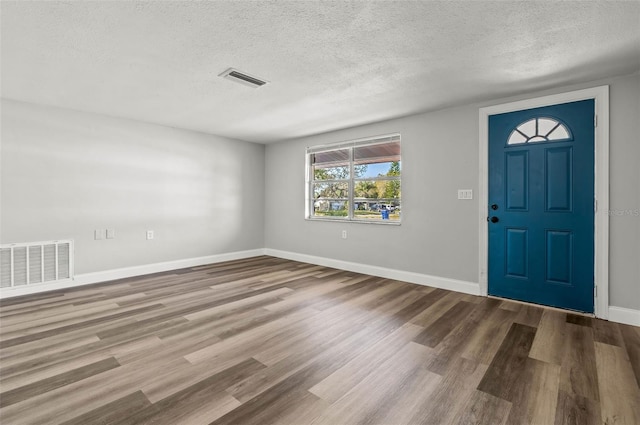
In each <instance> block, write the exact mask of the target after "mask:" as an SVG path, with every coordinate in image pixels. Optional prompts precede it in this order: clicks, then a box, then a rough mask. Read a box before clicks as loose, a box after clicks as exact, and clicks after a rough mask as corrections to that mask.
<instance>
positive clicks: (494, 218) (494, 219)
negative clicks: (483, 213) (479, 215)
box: [489, 217, 500, 223]
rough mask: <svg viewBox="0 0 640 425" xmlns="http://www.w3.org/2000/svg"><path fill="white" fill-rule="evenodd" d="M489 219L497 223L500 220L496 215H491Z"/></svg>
mask: <svg viewBox="0 0 640 425" xmlns="http://www.w3.org/2000/svg"><path fill="white" fill-rule="evenodd" d="M489 221H491V222H492V223H497V222H499V221H500V219H499V218H498V217H491V218H490V219H489Z"/></svg>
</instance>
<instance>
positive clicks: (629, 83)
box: [265, 75, 640, 310]
mask: <svg viewBox="0 0 640 425" xmlns="http://www.w3.org/2000/svg"><path fill="white" fill-rule="evenodd" d="M603 84H610V85H611V91H610V102H611V106H610V112H611V130H610V154H611V164H610V170H611V178H610V183H611V192H610V194H611V198H610V206H611V209H612V210H617V211H623V210H625V211H628V210H632V211H640V197H639V196H640V195H639V192H640V190H639V189H638V188H639V187H640V173H639V171H638V170H639V169H640V164H639V162H640V143H639V142H638V140H639V139H638V137H639V135H640V125H639V121H640V119H639V118H640V108H639V104H638V103H639V99H640V76H638V75H634V76H628V77H623V78H617V79H610V80H603V81H596V82H593V83H591V84H582V85H578V86H572V87H564V88H559V89H554V90H549V91H545V92H539V93H533V94H530V95H528V96H519V97H515V98H509V99H500V100H496V101H494V102H484V103H482V104H473V105H469V106H464V107H458V108H452V109H446V110H442V111H437V112H432V113H426V114H421V115H415V116H411V117H406V118H400V119H396V120H390V121H385V122H380V123H375V124H370V125H366V126H361V127H357V128H351V129H347V130H341V131H336V132H332V133H327V134H322V135H318V136H312V137H307V138H302V139H296V140H290V141H284V142H281V143H278V144H273V145H268V146H267V150H266V189H265V193H266V199H265V202H266V204H265V205H266V208H265V210H266V225H265V244H266V247H267V248H270V249H275V250H282V251H289V252H295V253H300V254H306V255H313V256H318V257H324V258H331V259H337V260H342V261H349V262H355V263H360V264H366V265H373V266H380V267H387V268H392V269H399V270H403V271H409V272H414V273H421V274H426V275H432V276H439V277H444V278H450V279H456V280H463V281H469V282H476V283H477V282H478V249H479V248H478V225H477V214H478V208H479V206H478V203H477V198H476V199H474V200H473V201H459V200H457V199H456V198H457V189H473V190H474V193H477V190H478V185H479V166H478V162H479V158H478V155H479V153H478V109H479V108H480V107H483V106H489V105H494V104H500V103H506V102H508V101H514V100H520V99H523V98H527V97H538V96H543V95H548V94H552V93H560V92H564V91H570V90H576V89H580V88H585V87H595V86H600V85H603ZM391 132H400V133H401V134H402V155H403V158H402V161H403V164H402V170H403V177H402V193H403V205H402V214H403V223H402V225H401V226H376V225H370V224H369V225H367V224H356V223H330V222H311V221H305V220H304V191H305V188H304V165H305V164H304V152H305V147H307V146H313V145H318V144H327V143H332V142H338V141H344V140H349V139H356V138H361V137H367V136H374V135H379V134H385V133H391ZM343 229H346V230H347V231H348V235H349V237H348V239H346V240H343V239H341V237H340V233H341V230H343ZM610 230H611V233H610V255H611V259H610V282H609V284H610V304H611V305H614V306H619V307H625V308H630V309H636V310H638V309H640V267H639V265H638V264H639V263H640V261H638V259H639V258H640V242H639V241H640V217H639V216H637V215H635V214H633V215H624V216H616V215H612V217H611V228H610Z"/></svg>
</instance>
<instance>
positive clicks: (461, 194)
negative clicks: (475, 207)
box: [458, 189, 473, 200]
mask: <svg viewBox="0 0 640 425" xmlns="http://www.w3.org/2000/svg"><path fill="white" fill-rule="evenodd" d="M458 199H465V200H467V199H473V190H472V189H458Z"/></svg>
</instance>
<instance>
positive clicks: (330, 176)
mask: <svg viewBox="0 0 640 425" xmlns="http://www.w3.org/2000/svg"><path fill="white" fill-rule="evenodd" d="M401 174H402V168H401V158H400V135H399V134H393V135H389V136H378V137H373V138H368V139H362V140H356V141H351V142H345V143H338V144H335V145H329V146H316V147H311V148H307V202H306V217H307V218H309V219H328V220H348V221H359V222H378V223H399V222H400V216H401V212H402V208H401V202H400V199H401V184H400V183H401Z"/></svg>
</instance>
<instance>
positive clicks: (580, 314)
mask: <svg viewBox="0 0 640 425" xmlns="http://www.w3.org/2000/svg"><path fill="white" fill-rule="evenodd" d="M487 297H489V298H493V299H495V300H500V301H510V302H512V303H516V304H524V305H528V306H531V307H540V308H545V309H547V310H553V311H559V312H561V313H571V314H577V315H578V316H584V317H591V318H594V319H595V318H596V315H595V314H594V313H585V312H583V311H576V310H568V309H566V308H560V307H552V306H549V305H543V304H536V303H530V302H526V301H520V300H512V299H511V298H502V297H496V296H495V295H487Z"/></svg>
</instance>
